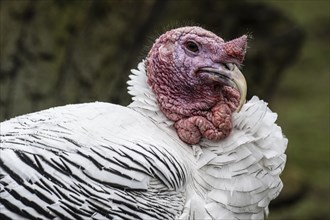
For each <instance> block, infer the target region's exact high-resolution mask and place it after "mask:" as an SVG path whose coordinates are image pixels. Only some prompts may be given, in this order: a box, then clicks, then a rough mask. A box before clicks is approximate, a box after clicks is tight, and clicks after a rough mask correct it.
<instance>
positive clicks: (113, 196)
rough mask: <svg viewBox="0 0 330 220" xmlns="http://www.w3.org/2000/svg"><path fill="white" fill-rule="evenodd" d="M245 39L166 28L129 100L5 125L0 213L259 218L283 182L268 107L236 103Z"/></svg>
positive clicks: (135, 74)
mask: <svg viewBox="0 0 330 220" xmlns="http://www.w3.org/2000/svg"><path fill="white" fill-rule="evenodd" d="M246 47H247V36H245V35H244V36H242V37H239V38H236V39H234V40H231V41H227V42H226V41H224V40H223V39H222V38H220V37H218V36H217V35H215V34H214V33H212V32H210V31H207V30H205V29H203V28H201V27H197V26H189V27H181V28H176V29H172V30H169V31H167V32H166V33H164V34H163V35H161V36H160V37H159V38H158V39H157V40H156V41H155V43H154V44H153V46H152V48H151V50H150V52H149V53H148V55H147V57H146V59H145V60H143V61H142V62H141V63H139V64H138V67H137V69H134V70H132V71H131V72H132V73H131V75H130V80H129V81H128V85H129V86H128V91H129V94H131V95H132V97H133V98H132V99H133V101H132V103H131V104H130V105H128V106H127V107H123V106H119V105H114V104H110V103H103V102H95V103H84V104H74V105H66V106H62V107H56V108H51V109H48V110H43V111H40V112H35V113H32V114H26V115H22V116H19V117H16V118H12V119H10V120H7V121H4V122H2V123H1V124H0V125H1V127H0V129H1V145H0V150H1V151H0V155H1V158H0V218H1V219H263V218H264V217H265V216H266V215H267V214H268V205H269V203H270V201H271V200H273V199H274V198H276V197H277V196H278V195H279V193H280V191H281V189H282V187H283V184H282V181H281V179H280V177H279V176H280V174H281V172H282V171H283V169H284V166H285V162H286V155H285V149H286V146H287V139H286V138H285V137H284V135H283V134H282V131H281V128H280V127H279V126H278V125H277V124H276V122H275V121H276V118H277V115H276V113H273V112H272V111H271V110H270V109H269V108H268V107H267V103H265V102H264V101H262V100H259V99H258V98H257V97H253V98H252V99H251V100H249V101H248V102H245V97H246V87H247V86H246V82H245V79H244V76H243V75H242V73H241V71H240V66H241V64H242V62H243V60H244V56H245V52H246Z"/></svg>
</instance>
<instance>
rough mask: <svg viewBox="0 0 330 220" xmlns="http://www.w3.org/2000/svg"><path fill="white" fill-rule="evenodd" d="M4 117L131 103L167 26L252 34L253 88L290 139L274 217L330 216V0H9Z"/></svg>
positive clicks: (249, 73) (3, 40)
mask: <svg viewBox="0 0 330 220" xmlns="http://www.w3.org/2000/svg"><path fill="white" fill-rule="evenodd" d="M0 3H1V8H0V16H1V17H0V49H1V51H0V62H1V65H0V104H1V107H0V120H1V121H3V120H5V119H8V118H11V117H14V116H17V115H20V114H24V113H28V112H33V111H37V110H41V109H45V108H49V107H53V106H58V105H64V104H68V103H79V102H89V101H96V100H98V101H107V102H113V103H118V104H122V105H127V104H128V103H129V102H130V97H129V96H128V95H127V92H126V81H127V79H128V75H129V70H130V69H131V68H135V67H136V65H137V63H138V62H139V61H140V60H141V59H143V58H144V57H145V55H146V53H147V51H148V49H149V48H150V46H151V44H152V42H153V40H154V38H156V37H157V36H159V35H160V34H161V33H162V32H163V31H165V30H167V29H169V28H172V27H178V26H182V25H201V26H202V27H205V28H207V29H209V30H211V31H213V32H215V33H216V34H218V35H220V36H222V37H223V38H224V39H225V40H230V39H232V38H236V37H238V36H240V35H242V34H245V33H248V34H249V35H250V36H252V37H251V39H250V42H249V49H248V53H247V57H246V60H245V65H244V67H243V73H245V75H246V78H247V81H248V85H249V96H250V97H251V96H252V95H258V96H259V97H261V98H262V99H265V100H266V101H267V102H269V105H270V107H271V108H272V110H274V111H276V112H278V114H279V118H278V124H279V125H281V126H282V128H283V131H284V133H285V135H286V136H287V137H288V139H289V145H288V149H287V155H288V161H287V165H286V169H285V171H284V173H283V176H282V177H283V182H284V189H283V191H282V193H281V195H280V196H279V197H278V198H277V199H276V200H274V201H273V202H272V203H271V207H270V217H269V219H297V220H301V219H320V220H321V219H322V220H323V219H329V218H330V217H329V216H330V213H329V212H330V211H329V206H330V204H329V194H330V192H329V188H330V185H329V155H330V153H329V132H330V131H329V124H330V118H329V99H330V98H329V94H330V92H329V84H330V80H329V69H330V67H329V50H330V45H329V35H330V34H329V33H330V18H329V11H330V6H329V1H327V0H277V1H273V0H272V1H266V0H265V1H262V0H254V1H247V0H246V1H244V0H240V1H221V0H190V1H188V0H178V1H174V0H138V1H135V0H103V1H102V0H101V1H92V0H88V1H83V0H77V1H65V0H56V1H55V0H39V1H37V0H1V1H0Z"/></svg>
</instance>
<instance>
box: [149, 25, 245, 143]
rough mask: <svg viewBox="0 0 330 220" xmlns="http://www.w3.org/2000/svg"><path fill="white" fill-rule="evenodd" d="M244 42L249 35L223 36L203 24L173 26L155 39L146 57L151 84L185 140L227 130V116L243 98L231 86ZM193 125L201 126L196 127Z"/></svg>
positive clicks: (218, 134) (218, 136) (215, 136)
mask: <svg viewBox="0 0 330 220" xmlns="http://www.w3.org/2000/svg"><path fill="white" fill-rule="evenodd" d="M246 45H247V37H246V36H245V35H244V36H242V37H240V38H237V39H234V40H232V41H228V42H225V41H224V40H223V39H222V38H220V37H218V36H217V35H215V34H214V33H212V32H210V31H207V30H205V29H203V28H200V27H182V28H177V29H173V30H170V31H168V32H166V33H165V34H163V35H161V36H160V37H159V38H158V39H157V40H156V41H155V43H154V45H153V46H152V48H151V50H150V52H149V54H148V57H147V60H146V61H147V62H146V69H147V76H148V84H149V85H150V86H151V88H152V89H153V91H154V93H155V95H156V97H157V100H158V103H159V106H160V109H161V110H162V111H163V113H164V114H165V116H166V117H168V118H169V119H170V120H172V121H174V122H175V127H176V128H177V131H178V134H179V136H180V138H181V139H182V140H183V141H185V142H186V143H189V144H192V143H196V142H198V141H199V139H200V138H201V137H206V138H208V139H211V140H219V139H221V138H223V137H226V136H228V135H229V133H230V130H231V120H229V119H230V118H231V113H232V112H233V111H234V110H235V109H236V108H237V106H238V104H239V98H240V94H239V93H238V91H237V90H236V89H234V88H232V87H233V86H232V82H231V81H230V79H229V78H230V71H231V69H230V68H232V67H233V65H234V64H235V65H240V64H241V63H242V62H243V60H244V56H245V51H246ZM213 70H214V71H213ZM217 71H218V72H220V73H219V74H218V73H217ZM221 71H222V72H223V74H222V72H221ZM226 71H227V72H226ZM226 74H227V75H226ZM228 74H229V75H228ZM226 78H228V79H226ZM212 112H213V113H212ZM214 114H215V115H217V116H215V115H214ZM220 115H221V116H220ZM189 118H190V119H189ZM192 119H193V121H192ZM197 119H198V120H197ZM195 120H197V121H204V122H203V123H202V124H204V125H205V126H206V127H207V128H208V129H206V130H207V131H206V130H205V129H204V130H203V129H202V130H201V128H200V126H199V125H196V121H195ZM183 122H185V123H183ZM188 124H189V125H188ZM205 126H204V127H205ZM219 126H221V127H222V128H223V129H220V128H219ZM193 127H194V128H196V127H197V128H198V129H197V130H196V129H195V130H196V131H194V132H192V130H191V129H192V128H193ZM183 130H184V131H183ZM193 130H194V129H193ZM180 133H181V134H180ZM183 133H187V135H188V136H189V137H187V135H186V134H183ZM197 136H198V137H197Z"/></svg>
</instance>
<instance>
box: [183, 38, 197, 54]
mask: <svg viewBox="0 0 330 220" xmlns="http://www.w3.org/2000/svg"><path fill="white" fill-rule="evenodd" d="M185 46H186V48H187V49H188V50H190V51H191V52H194V53H196V52H198V50H199V49H198V45H197V44H196V43H194V42H192V41H188V42H187V43H186V44H185Z"/></svg>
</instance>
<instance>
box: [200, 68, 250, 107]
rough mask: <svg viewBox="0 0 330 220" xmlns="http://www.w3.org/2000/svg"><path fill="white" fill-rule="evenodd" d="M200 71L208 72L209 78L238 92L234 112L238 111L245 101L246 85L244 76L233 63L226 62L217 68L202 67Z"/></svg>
mask: <svg viewBox="0 0 330 220" xmlns="http://www.w3.org/2000/svg"><path fill="white" fill-rule="evenodd" d="M201 71H202V72H206V73H208V74H209V75H208V76H209V78H210V79H211V80H214V81H218V82H221V83H223V84H225V85H228V86H230V87H233V88H235V89H236V90H237V91H238V92H239V94H240V102H239V106H238V107H237V109H236V112H239V111H240V110H241V108H242V106H243V105H244V104H245V101H246V92H247V85H246V80H245V77H244V75H243V74H242V72H241V71H240V70H239V69H238V67H237V66H236V65H235V64H233V63H226V64H222V65H220V67H218V68H209V67H207V68H202V69H201Z"/></svg>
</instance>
